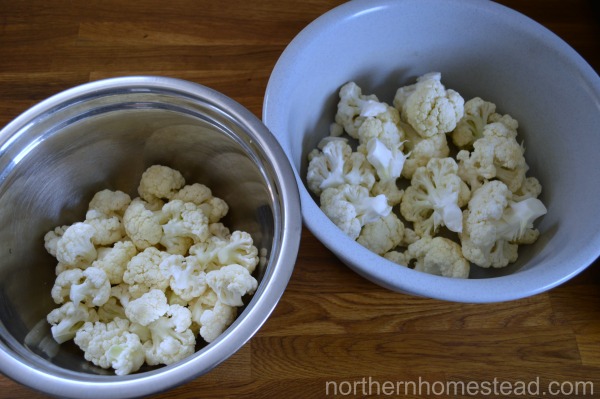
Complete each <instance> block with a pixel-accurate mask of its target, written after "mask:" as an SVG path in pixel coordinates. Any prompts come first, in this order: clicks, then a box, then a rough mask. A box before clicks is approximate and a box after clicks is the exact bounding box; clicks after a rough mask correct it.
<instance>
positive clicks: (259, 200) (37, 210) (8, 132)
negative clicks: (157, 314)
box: [0, 77, 302, 398]
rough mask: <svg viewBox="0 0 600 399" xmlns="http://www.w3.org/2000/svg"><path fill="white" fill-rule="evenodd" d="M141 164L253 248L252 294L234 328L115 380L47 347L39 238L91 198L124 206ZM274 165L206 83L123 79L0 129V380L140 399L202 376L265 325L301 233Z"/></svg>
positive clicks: (288, 177) (78, 216) (66, 95)
mask: <svg viewBox="0 0 600 399" xmlns="http://www.w3.org/2000/svg"><path fill="white" fill-rule="evenodd" d="M152 164H163V165H167V166H170V167H172V168H175V169H177V170H179V171H181V172H182V174H183V175H184V177H185V178H186V181H188V182H200V183H204V184H206V185H207V186H209V187H211V189H213V192H214V194H215V195H216V196H219V197H221V198H223V199H225V200H226V201H227V202H228V203H229V205H230V213H229V214H228V215H227V217H226V220H225V221H224V222H225V224H226V225H228V226H230V227H231V228H233V229H243V230H245V231H248V232H249V233H250V234H252V236H253V238H254V240H255V245H256V246H257V247H258V248H264V249H266V251H267V260H266V262H265V263H264V264H263V265H262V266H260V267H259V268H258V269H257V271H256V278H257V279H258V281H259V286H258V289H257V291H256V293H255V294H254V296H253V297H252V298H251V300H249V302H248V303H247V304H246V305H245V307H244V308H243V309H242V310H241V311H240V314H239V316H238V318H237V320H236V321H235V322H234V324H233V325H232V326H230V327H229V329H228V330H227V331H226V332H225V333H223V334H222V335H221V336H220V337H219V338H218V339H217V340H215V341H214V342H212V343H211V344H210V345H206V346H204V347H198V348H197V349H198V350H197V351H196V353H195V354H194V355H193V356H191V357H189V358H188V359H185V360H183V361H181V362H178V363H175V364H172V365H170V366H166V367H160V368H154V369H143V370H142V371H141V372H138V373H136V374H133V375H129V376H122V377H119V376H115V375H112V374H111V373H109V372H107V371H105V370H102V369H100V368H97V367H94V366H93V365H92V364H91V363H88V362H87V361H85V360H84V359H83V354H82V353H81V352H80V351H79V350H78V349H77V348H76V347H75V346H74V344H70V345H69V344H63V345H62V346H60V347H58V346H57V345H55V344H53V341H52V338H51V335H50V331H49V326H48V325H47V323H46V322H45V317H46V315H47V313H48V312H49V311H50V310H51V309H53V308H54V307H55V304H54V303H53V302H52V299H51V296H50V289H51V287H52V285H53V282H54V279H55V274H54V267H55V266H56V261H55V259H54V258H53V257H51V256H50V255H49V254H47V253H46V251H45V249H44V241H43V235H44V234H45V232H47V231H48V230H50V229H52V228H53V227H54V226H58V225H61V224H70V223H73V222H75V221H78V220H82V219H83V218H84V215H85V211H86V208H87V203H88V202H89V200H90V199H91V197H92V196H93V194H94V193H95V192H97V191H99V190H101V189H104V188H109V189H113V190H122V191H125V192H127V193H129V194H130V195H132V197H135V196H137V193H136V188H137V184H138V182H139V179H140V176H141V173H142V172H143V171H144V170H145V169H146V168H147V167H148V166H150V165H152ZM301 226H302V224H301V213H300V207H299V195H298V189H297V186H296V181H295V179H294V175H293V172H292V169H291V167H290V165H289V163H288V160H287V157H286V156H285V154H284V153H283V151H282V150H281V148H280V146H279V144H278V143H277V141H276V140H275V139H274V138H273V137H272V135H271V134H270V132H269V131H268V130H267V128H266V127H265V126H264V125H263V124H262V123H261V122H260V121H259V119H258V118H256V117H255V116H254V115H253V114H252V113H250V112H249V111H248V110H246V109H245V108H244V107H242V106H241V105H240V104H238V103H236V102H235V101H233V100H231V99H230V98H228V97H226V96H224V95H222V94H220V93H218V92H215V91H214V90H211V89H209V88H207V87H204V86H201V85H197V84H194V83H191V82H186V81H182V80H178V79H171V78H161V77H123V78H115V79H107V80H102V81H97V82H92V83H88V84H85V85H82V86H79V87H75V88H73V89H70V90H67V91H65V92H62V93H60V94H57V95H55V96H53V97H51V98H49V99H47V100H45V101H44V102H42V103H40V104H38V105H36V106H34V107H33V108H31V109H30V110H28V111H26V112H25V113H23V114H22V115H21V116H19V117H18V118H16V119H15V120H14V121H13V122H11V123H10V124H9V125H7V126H6V127H5V128H4V129H3V130H1V131H0V253H1V254H2V257H1V258H0V259H1V260H0V371H1V372H2V373H4V374H5V375H7V376H8V377H10V378H12V379H14V380H16V381H18V382H20V383H22V384H24V385H27V386H29V387H31V388H33V389H37V390H40V391H43V392H46V393H48V394H51V395H57V396H61V397H68V398H109V397H110V398H130V397H140V396H146V395H149V394H151V393H154V392H159V391H163V390H166V389H168V388H171V387H173V386H175V385H178V384H181V383H183V382H186V381H188V380H191V379H193V378H195V377H197V376H199V375H202V374H204V373H206V372H208V371H209V370H211V369H212V368H213V367H215V366H216V365H217V364H219V363H220V362H222V361H224V360H225V359H227V358H228V357H229V356H231V355H232V354H233V353H234V352H235V351H237V350H238V349H239V348H240V347H241V346H243V345H244V343H245V342H246V341H247V340H249V339H250V338H251V337H252V335H254V334H255V333H256V331H257V330H258V329H259V328H260V326H261V325H262V324H263V323H264V322H265V321H266V319H267V317H268V316H269V314H270V313H271V311H272V310H273V309H274V307H275V305H276V304H277V302H278V300H279V298H280V296H281V295H282V293H283V291H284V289H285V287H286V285H287V283H288V280H289V278H290V275H291V273H292V269H293V267H294V263H295V260H296V256H297V252H298V246H299V241H300V233H301Z"/></svg>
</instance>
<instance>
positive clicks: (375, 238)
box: [356, 212, 404, 255]
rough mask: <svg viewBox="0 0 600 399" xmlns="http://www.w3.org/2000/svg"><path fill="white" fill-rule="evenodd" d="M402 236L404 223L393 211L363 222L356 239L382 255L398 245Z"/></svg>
mask: <svg viewBox="0 0 600 399" xmlns="http://www.w3.org/2000/svg"><path fill="white" fill-rule="evenodd" d="M403 237H404V224H403V223H402V221H401V220H400V219H398V216H396V214H395V213H393V212H390V213H389V214H388V215H387V216H386V217H382V218H379V219H378V220H376V221H375V222H371V223H367V224H365V226H364V227H363V229H362V231H361V232H360V235H359V236H358V238H357V239H356V241H357V242H358V243H359V244H360V245H362V246H363V247H365V248H367V249H369V250H370V251H372V252H375V253H376V254H378V255H383V254H384V253H386V252H388V251H390V250H391V249H393V248H395V247H396V246H398V245H400V243H401V242H402V238H403Z"/></svg>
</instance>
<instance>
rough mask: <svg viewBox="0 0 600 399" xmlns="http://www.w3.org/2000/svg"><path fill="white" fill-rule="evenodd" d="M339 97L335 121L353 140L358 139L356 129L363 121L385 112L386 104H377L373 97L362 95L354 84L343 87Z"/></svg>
mask: <svg viewBox="0 0 600 399" xmlns="http://www.w3.org/2000/svg"><path fill="white" fill-rule="evenodd" d="M339 96H340V101H339V102H338V106H337V113H336V115H335V121H336V123H338V124H339V125H341V126H343V127H344V130H345V131H346V133H348V135H350V137H353V138H355V139H357V138H358V128H359V127H360V125H362V123H363V122H364V120H365V119H367V118H369V117H375V116H377V115H379V114H382V113H385V112H387V108H388V106H387V105H386V104H384V103H381V102H379V100H378V99H377V96H375V95H369V96H366V95H363V94H362V90H361V88H360V87H359V86H358V85H357V84H356V83H354V82H348V83H346V84H345V85H343V86H342V87H341V88H340V92H339Z"/></svg>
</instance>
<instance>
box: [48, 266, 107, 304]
mask: <svg viewBox="0 0 600 399" xmlns="http://www.w3.org/2000/svg"><path fill="white" fill-rule="evenodd" d="M83 272H84V271H83V270H81V269H67V270H64V271H63V272H61V273H60V274H59V275H58V276H57V277H56V280H54V285H53V286H52V290H51V295H52V299H53V300H54V302H55V303H57V304H61V303H64V302H65V301H66V300H67V298H70V297H71V290H72V287H73V286H75V285H79V284H82V283H83V282H84V281H85V280H86V276H85V275H84V274H83ZM92 273H93V272H92ZM105 275H106V274H105ZM109 291H110V283H109ZM109 296H110V292H109ZM106 299H107V300H108V297H107V298H106ZM74 302H76V303H78V302H79V301H74Z"/></svg>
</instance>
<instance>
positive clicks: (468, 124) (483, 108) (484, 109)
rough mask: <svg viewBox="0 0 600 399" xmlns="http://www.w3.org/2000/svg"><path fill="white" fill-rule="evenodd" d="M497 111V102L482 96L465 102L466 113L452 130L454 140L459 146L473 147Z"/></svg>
mask: <svg viewBox="0 0 600 399" xmlns="http://www.w3.org/2000/svg"><path fill="white" fill-rule="evenodd" d="M495 112H496V104H494V103H491V102H488V101H484V100H482V99H481V98H480V97H475V98H472V99H470V100H469V101H467V102H466V103H465V114H464V115H463V117H462V119H461V120H460V121H459V122H458V123H457V124H456V128H455V129H454V130H453V131H452V135H451V136H452V142H453V143H454V145H456V146H457V147H459V148H466V147H471V146H472V144H473V143H474V142H475V140H478V139H480V138H481V137H483V128H484V127H485V125H487V124H488V123H490V122H491V120H490V118H491V117H492V115H494V114H495Z"/></svg>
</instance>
